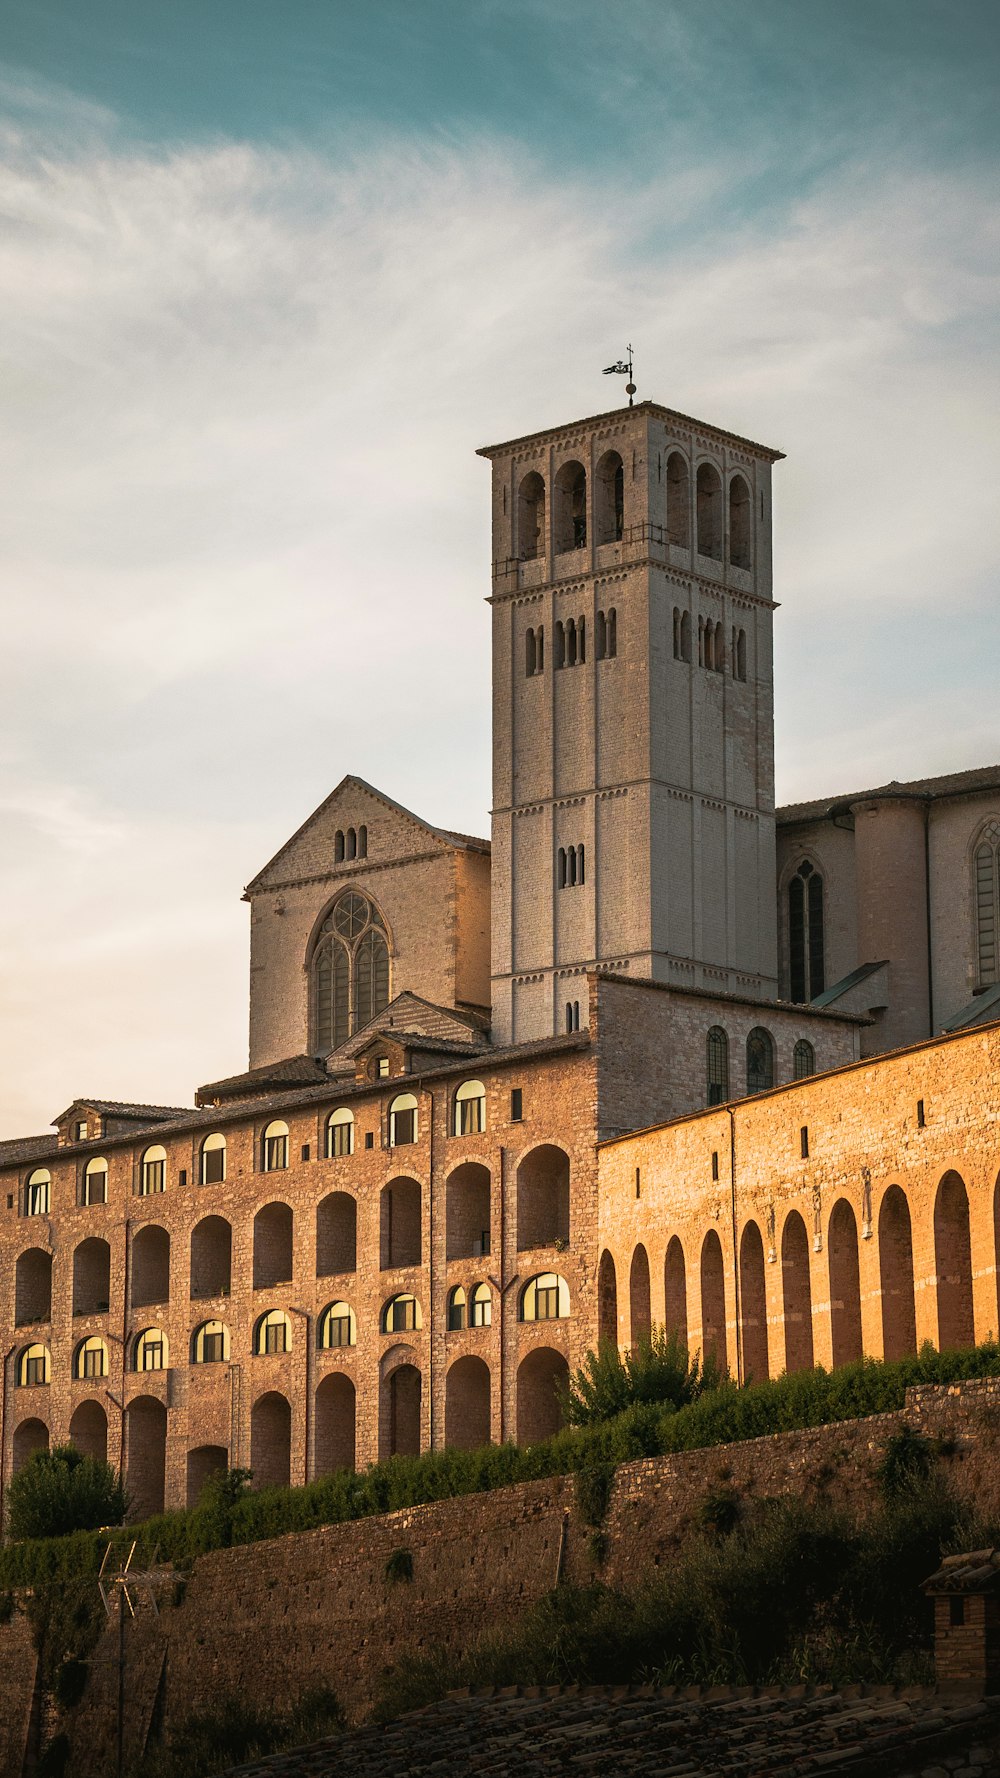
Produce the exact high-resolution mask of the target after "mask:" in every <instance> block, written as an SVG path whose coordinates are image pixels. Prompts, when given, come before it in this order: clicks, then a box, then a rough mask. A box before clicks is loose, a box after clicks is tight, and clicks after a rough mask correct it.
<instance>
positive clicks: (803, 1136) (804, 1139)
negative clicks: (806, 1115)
mask: <svg viewBox="0 0 1000 1778" xmlns="http://www.w3.org/2000/svg"><path fill="white" fill-rule="evenodd" d="M799 1150H800V1152H801V1155H802V1159H803V1160H804V1161H807V1160H808V1159H809V1126H808V1124H803V1125H802V1128H801V1130H800V1131H799Z"/></svg>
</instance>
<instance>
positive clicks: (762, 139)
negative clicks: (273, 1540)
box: [0, 0, 1000, 1136]
mask: <svg viewBox="0 0 1000 1778" xmlns="http://www.w3.org/2000/svg"><path fill="white" fill-rule="evenodd" d="M998 71H1000V11H998V9H997V7H996V4H995V0H947V3H945V0H838V3H837V5H835V6H831V5H829V4H826V3H821V0H756V4H755V5H754V6H752V7H750V6H747V5H746V4H745V0H742V3H739V4H737V3H736V0H702V4H701V5H699V6H698V7H693V6H691V5H690V4H688V3H686V0H685V3H681V0H623V4H621V5H619V6H618V7H609V6H608V5H607V4H606V0H369V3H368V5H366V6H364V7H362V6H359V5H357V4H356V0H351V3H348V0H282V4H281V5H280V6H277V5H275V4H274V0H266V3H265V0H170V4H169V5H167V6H165V5H163V4H162V0H87V3H86V4H85V5H82V6H81V5H80V4H79V0H7V3H6V5H5V7H4V15H3V21H2V24H0V390H2V395H0V416H2V418H0V619H2V627H0V646H2V655H0V661H2V680H0V684H2V696H0V822H2V826H0V833H2V842H0V914H2V919H0V1136H19V1135H23V1134H27V1133H29V1132H42V1131H44V1130H45V1129H46V1128H47V1126H48V1125H49V1124H50V1122H51V1120H52V1119H53V1118H54V1117H55V1116H56V1115H57V1114H58V1113H59V1112H60V1111H62V1110H63V1109H64V1107H65V1106H66V1105H67V1104H68V1103H69V1102H70V1101H71V1100H72V1099H73V1098H75V1097H77V1096H81V1095H87V1094H89V1095H91V1096H94V1097H103V1098H126V1099H136V1100H140V1101H150V1102H156V1103H165V1104H177V1105H183V1104H185V1103H190V1102H191V1096H192V1093H193V1090H194V1088H195V1086H196V1085H197V1084H198V1082H200V1081H204V1080H211V1079H215V1078H218V1077H220V1076H222V1075H225V1074H229V1073H233V1072H236V1071H238V1070H239V1069H240V1068H241V1067H242V1066H244V1065H245V1060H246V1019H247V1013H246V1004H247V989H246V982H247V951H248V934H247V927H248V922H247V909H246V907H245V906H244V905H243V904H242V903H241V900H240V897H241V893H242V889H243V885H244V884H245V883H246V882H248V881H249V880H250V878H251V877H252V876H253V875H254V874H255V872H256V871H257V870H258V869H259V868H260V866H261V865H262V864H263V863H264V862H265V861H266V860H267V859H268V858H269V857H271V855H272V854H273V853H274V852H275V851H276V850H277V848H278V846H279V845H280V844H281V843H282V841H283V840H284V839H285V838H286V837H287V836H288V835H289V834H290V833H292V832H293V831H294V829H295V828H296V827H297V826H298V825H299V823H300V822H301V821H302V820H303V819H304V817H305V816H306V815H307V814H308V813H309V811H310V810H311V809H312V808H314V807H315V806H316V805H317V804H318V803H319V802H320V801H321V800H322V799H323V797H324V796H325V795H327V793H328V792H329V791H330V790H331V789H332V788H333V787H334V785H335V784H337V783H338V782H339V780H340V778H341V777H343V775H344V774H345V773H346V772H355V773H357V774H358V775H359V776H361V777H364V778H366V779H368V780H369V781H370V782H372V783H374V784H376V785H378V786H379V787H381V788H382V789H384V790H385V791H386V792H388V793H389V794H390V795H392V796H393V797H395V798H396V799H397V800H398V801H400V802H402V803H403V804H405V805H406V806H408V807H411V808H414V809H416V810H417V811H418V812H419V813H421V814H422V815H424V816H426V817H427V818H428V819H429V820H431V821H433V822H435V823H438V824H441V825H444V826H448V827H453V828H457V829H460V830H462V831H466V832H479V833H487V832H488V831H489V812H488V811H489V624H488V610H487V607H486V605H485V604H484V603H483V601H484V599H485V597H486V596H487V595H488V593H489V560H490V543H489V527H488V504H489V503H488V475H489V472H488V467H487V465H486V464H485V463H483V462H482V461H481V460H480V459H478V458H477V457H476V456H475V454H474V453H475V449H476V447H477V446H478V445H482V444H487V443H493V442H495V441H497V440H500V439H503V438H505V437H512V436H518V435H521V434H523V433H526V432H530V431H534V430H537V429H540V428H543V427H546V426H550V425H556V424H559V423H562V422H564V421H567V420H570V419H572V418H574V417H576V416H579V415H584V414H591V413H595V412H600V411H602V410H603V409H604V408H606V407H611V406H614V405H615V403H616V402H617V401H620V400H622V399H623V395H622V392H621V385H620V383H618V382H615V383H612V382H611V380H610V379H607V380H605V379H602V377H601V374H600V373H601V368H602V366H603V365H605V364H608V363H610V362H611V361H612V360H613V359H615V358H617V357H619V356H620V354H621V353H622V352H623V350H624V349H625V347H626V345H627V343H628V342H629V341H631V342H632V344H633V345H634V347H635V350H636V373H637V383H638V387H639V396H640V398H651V399H653V400H655V401H658V402H662V403H664V404H665V405H667V406H671V407H674V408H677V409H680V410H681V411H682V412H685V413H693V414H696V415H699V416H701V417H703V418H704V419H705V420H706V421H709V422H711V423H714V424H716V425H719V426H722V427H725V428H729V429H731V430H733V431H736V432H739V433H742V434H744V435H747V436H749V437H751V438H755V439H759V440H761V441H762V442H764V443H766V444H769V445H773V446H775V447H777V448H779V449H781V450H783V451H785V452H786V453H787V461H786V462H784V463H782V464H780V465H779V466H778V468H777V470H776V474H775V513H774V523H775V575H776V582H775V597H776V598H777V599H778V601H779V602H780V606H781V609H780V611H779V612H778V613H777V616H776V660H775V673H776V747H777V785H778V797H779V801H793V800H796V799H800V798H803V797H810V796H819V795H823V794H826V793H828V792H829V793H830V794H831V795H833V794H836V793H838V792H843V791H849V790H853V789H860V788H863V787H865V786H868V785H873V784H878V783H882V782H885V781H887V780H888V779H890V778H900V779H906V778H912V777H920V776H923V775H926V774H929V773H938V772H948V771H953V770H956V771H957V770H961V769H963V768H965V767H969V766H975V765H982V764H991V763H994V762H996V761H998V760H1000V732H998V731H1000V721H998V716H997V695H996V678H997V675H996V661H997V655H998V649H1000V600H998V596H997V567H996V562H997V515H998V494H997V490H998V487H1000V420H998V414H1000V399H998V397H1000V387H998V385H1000V375H998V367H1000V344H998V341H1000V331H998V326H997V322H998V308H1000V269H998V267H1000V260H998V242H1000V180H998V159H1000V156H998V140H997V135H998V128H997V116H998V111H1000V107H998Z"/></svg>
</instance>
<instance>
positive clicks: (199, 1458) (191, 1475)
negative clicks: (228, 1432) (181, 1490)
mask: <svg viewBox="0 0 1000 1778" xmlns="http://www.w3.org/2000/svg"><path fill="white" fill-rule="evenodd" d="M228 1468H229V1452H228V1451H227V1450H226V1447H225V1445H197V1446H196V1447H195V1449H194V1450H193V1451H189V1452H188V1458H187V1503H188V1506H197V1504H198V1501H199V1499H200V1498H201V1491H202V1489H203V1488H204V1486H205V1484H206V1482H210V1481H212V1480H213V1479H214V1478H215V1476H217V1475H225V1473H226V1471H227V1469H228Z"/></svg>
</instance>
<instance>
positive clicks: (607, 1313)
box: [597, 1247, 618, 1345]
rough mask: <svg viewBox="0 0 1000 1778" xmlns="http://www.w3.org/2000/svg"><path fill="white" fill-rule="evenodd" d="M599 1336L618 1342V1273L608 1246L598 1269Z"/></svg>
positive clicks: (600, 1338) (599, 1338)
mask: <svg viewBox="0 0 1000 1778" xmlns="http://www.w3.org/2000/svg"><path fill="white" fill-rule="evenodd" d="M597 1337H598V1340H612V1341H613V1342H614V1343H615V1344H616V1345H617V1343H618V1275H617V1273H616V1271H615V1262H614V1257H613V1255H612V1254H611V1253H609V1251H608V1249H607V1248H606V1247H605V1249H604V1252H603V1253H602V1254H601V1263H600V1265H599V1267H598V1270H597Z"/></svg>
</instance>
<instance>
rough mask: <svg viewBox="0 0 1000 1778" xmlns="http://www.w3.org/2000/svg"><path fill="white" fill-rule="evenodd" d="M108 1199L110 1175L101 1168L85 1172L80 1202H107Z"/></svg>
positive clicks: (87, 1203)
mask: <svg viewBox="0 0 1000 1778" xmlns="http://www.w3.org/2000/svg"><path fill="white" fill-rule="evenodd" d="M107 1201H108V1176H107V1173H105V1171H104V1169H103V1168H101V1169H100V1170H99V1171H98V1172H96V1173H85V1174H84V1176H83V1190H82V1191H81V1193H80V1202H81V1204H83V1205H89V1204H106V1203H107Z"/></svg>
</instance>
